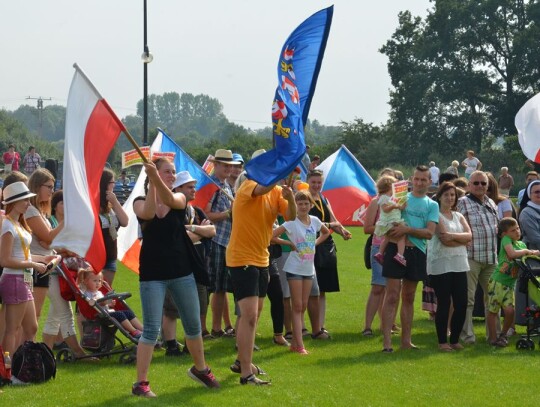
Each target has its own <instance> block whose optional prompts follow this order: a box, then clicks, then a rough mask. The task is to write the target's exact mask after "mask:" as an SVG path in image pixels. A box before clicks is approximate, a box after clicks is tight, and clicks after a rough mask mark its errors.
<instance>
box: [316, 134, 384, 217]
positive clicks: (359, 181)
mask: <svg viewBox="0 0 540 407" xmlns="http://www.w3.org/2000/svg"><path fill="white" fill-rule="evenodd" d="M317 169H318V170H321V171H322V172H323V177H324V182H323V187H322V191H321V192H322V194H323V195H324V196H325V197H326V198H328V200H329V201H330V204H331V205H332V210H333V211H334V215H335V216H336V218H337V220H338V221H340V222H341V224H342V225H344V226H360V225H362V224H363V222H362V215H363V214H364V212H365V210H366V209H367V206H368V205H369V202H370V201H371V199H372V198H373V197H374V196H375V195H377V189H376V187H375V181H374V180H373V178H371V175H369V173H368V172H367V171H366V170H365V168H364V167H363V166H362V164H360V162H358V160H357V159H356V157H355V156H354V155H352V153H351V152H350V151H349V150H348V149H347V147H345V146H344V145H342V146H341V147H340V148H339V149H338V150H337V151H336V152H335V153H334V154H332V155H331V156H329V157H328V158H327V159H326V160H324V161H323V162H322V163H321V165H319V166H318V167H317Z"/></svg>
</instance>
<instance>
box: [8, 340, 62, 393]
mask: <svg viewBox="0 0 540 407" xmlns="http://www.w3.org/2000/svg"><path fill="white" fill-rule="evenodd" d="M11 374H12V375H13V376H14V377H16V378H17V379H19V380H20V381H21V382H24V383H42V382H46V381H47V380H49V379H50V378H51V377H56V360H55V359H54V355H53V353H52V351H51V350H50V349H49V347H48V346H47V345H45V344H44V343H43V342H41V343H35V342H31V341H26V342H25V343H23V344H22V345H21V346H19V349H17V350H16V351H15V354H14V355H13V359H12V362H11Z"/></svg>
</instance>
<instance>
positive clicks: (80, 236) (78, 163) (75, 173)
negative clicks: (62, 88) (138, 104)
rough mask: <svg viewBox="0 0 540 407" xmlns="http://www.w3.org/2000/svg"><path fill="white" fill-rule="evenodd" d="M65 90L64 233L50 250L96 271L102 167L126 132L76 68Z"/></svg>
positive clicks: (100, 258)
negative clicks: (62, 250) (72, 256)
mask: <svg viewBox="0 0 540 407" xmlns="http://www.w3.org/2000/svg"><path fill="white" fill-rule="evenodd" d="M73 66H74V68H75V75H74V76H73V81H72V82H71V87H70V89H69V95H68V101H67V108H66V136H65V144H64V173H63V190H64V211H65V218H64V228H63V229H62V231H61V232H60V233H59V234H58V235H57V236H56V237H55V239H54V240H53V242H52V244H51V247H56V248H66V249H68V250H70V251H72V252H74V253H77V254H78V255H79V256H81V257H84V258H85V259H86V260H87V261H88V262H89V263H90V264H91V265H92V267H94V269H95V270H98V271H99V270H101V269H103V266H104V265H105V246H104V244H103V236H102V233H101V225H100V222H99V181H100V179H101V174H102V173H103V168H104V166H105V162H106V161H107V158H108V156H109V154H110V152H111V150H112V148H113V146H114V144H115V143H116V140H117V139H118V137H119V136H120V133H122V132H123V131H124V130H125V127H124V125H123V124H122V122H121V121H120V119H118V117H116V115H115V114H114V112H113V110H112V109H111V107H110V106H109V105H108V103H107V102H106V101H105V99H103V97H102V96H101V95H100V94H99V92H98V91H97V90H96V88H95V87H94V85H92V83H91V82H90V80H89V79H88V77H87V76H86V75H85V74H84V72H83V71H82V70H81V68H79V66H78V65H77V64H74V65H73Z"/></svg>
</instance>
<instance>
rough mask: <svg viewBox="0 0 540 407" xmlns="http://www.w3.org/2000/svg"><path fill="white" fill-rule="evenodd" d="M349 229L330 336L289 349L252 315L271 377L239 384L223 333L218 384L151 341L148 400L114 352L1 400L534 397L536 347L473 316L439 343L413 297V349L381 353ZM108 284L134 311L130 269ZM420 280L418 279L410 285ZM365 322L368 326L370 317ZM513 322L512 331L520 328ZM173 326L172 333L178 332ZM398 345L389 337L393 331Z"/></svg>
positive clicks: (375, 402) (216, 348)
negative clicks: (451, 339) (208, 383)
mask: <svg viewBox="0 0 540 407" xmlns="http://www.w3.org/2000/svg"><path fill="white" fill-rule="evenodd" d="M353 235H354V237H353V239H352V240H351V241H349V242H344V241H343V240H341V239H339V238H338V239H337V244H338V257H339V269H340V281H341V292H340V293H335V294H330V295H329V296H328V315H327V323H326V326H327V328H328V329H329V330H330V331H331V333H332V337H333V339H332V340H330V341H312V340H307V341H306V347H307V348H308V350H309V351H310V352H311V353H310V355H308V356H300V355H297V354H292V353H290V352H288V351H287V350H285V349H283V348H281V347H278V346H275V345H273V344H272V328H271V323H270V315H269V304H268V303H266V304H265V309H264V311H263V315H262V317H261V321H260V324H259V328H258V337H257V344H258V345H259V346H260V347H261V348H262V350H261V351H260V352H255V354H254V362H255V363H257V364H259V365H261V366H262V367H264V369H265V370H266V371H267V372H268V373H269V377H270V378H271V379H272V386H270V387H264V388H255V387H245V386H240V384H239V383H238V375H235V374H233V373H232V372H230V370H229V365H230V364H231V363H232V362H233V361H234V359H235V352H234V350H233V346H234V341H233V340H232V339H226V338H223V339H219V340H214V341H207V342H205V346H206V354H207V361H208V363H209V364H210V366H211V367H212V370H213V371H214V373H215V374H216V376H217V378H218V379H219V380H220V381H221V384H222V388H221V389H220V390H218V391H210V390H207V389H204V388H202V387H200V386H199V385H197V384H196V383H194V382H193V381H192V380H190V379H189V378H188V377H187V376H186V371H187V369H188V368H189V367H190V366H191V362H190V359H189V358H187V357H184V358H180V359H173V360H171V359H169V358H165V356H164V351H156V352H155V354H154V360H153V362H152V365H151V369H150V376H149V379H150V381H151V383H152V389H153V390H154V391H155V392H156V393H157V394H158V398H157V399H155V400H141V399H138V398H135V397H131V396H130V386H131V383H132V382H133V381H134V380H135V366H134V365H120V364H119V363H118V359H117V358H113V359H110V360H102V361H100V362H98V363H80V362H79V363H73V364H59V366H58V373H57V378H56V379H55V380H51V381H50V382H48V383H45V384H42V385H38V386H32V387H11V388H4V389H3V393H2V394H0V405H1V406H59V405H76V406H107V407H108V406H113V405H142V404H144V405H156V406H158V405H159V406H168V405H171V406H172V405H175V406H177V405H188V406H215V405H234V406H238V405H250V406H252V405H255V406H259V405H261V406H266V405H294V406H332V405H338V406H343V405H359V406H368V405H371V406H379V405H384V406H393V405H395V406H402V405H414V406H428V405H429V406H433V405H435V406H449V405H455V406H480V405H481V406H495V405H536V402H537V399H538V396H537V394H536V390H535V388H534V385H535V383H536V380H535V379H536V377H535V376H536V374H537V373H538V371H539V368H540V354H539V350H538V347H537V349H536V350H535V351H532V352H530V351H520V352H518V351H517V350H516V349H515V347H514V342H515V339H513V340H512V344H511V346H509V347H508V348H506V349H496V350H494V349H491V348H490V347H488V346H487V345H486V344H485V341H484V339H483V338H484V333H483V331H484V327H483V323H482V321H476V323H475V329H476V333H477V335H478V338H479V341H478V343H477V344H476V345H475V346H472V347H468V348H466V349H465V350H464V351H462V352H459V353H458V352H454V353H439V352H438V351H437V340H436V336H435V328H434V325H433V322H431V321H429V320H428V316H427V314H426V313H425V312H422V311H421V310H420V306H421V296H420V291H419V292H418V295H417V299H416V311H415V321H414V327H413V341H414V343H415V344H417V345H418V346H419V347H420V348H421V349H420V350H419V351H413V350H409V351H396V352H395V353H394V354H382V353H381V349H382V342H381V336H380V332H379V331H378V330H376V331H375V333H376V335H375V336H374V337H373V338H364V337H362V336H361V335H360V331H361V330H362V326H363V320H364V310H365V303H366V298H367V295H368V293H369V288H370V272H369V271H368V270H366V269H365V268H364V266H363V260H362V258H363V257H362V256H363V247H364V242H365V238H364V235H363V233H362V230H361V228H353ZM115 285H116V286H117V287H119V288H121V291H131V292H132V293H133V294H134V295H133V298H131V299H130V305H131V306H132V308H134V310H135V311H136V312H138V313H139V315H140V302H139V298H138V281H137V276H136V275H134V274H133V273H131V272H129V271H126V270H125V269H122V268H121V269H120V270H119V271H118V274H117V280H116V281H115ZM419 290H420V288H419ZM374 327H378V320H376V322H375V324H374ZM523 330H524V329H523V328H519V329H518V331H523ZM180 331H181V328H179V337H180V338H181V337H182V334H181V332H180ZM394 345H395V347H396V348H397V347H398V338H394Z"/></svg>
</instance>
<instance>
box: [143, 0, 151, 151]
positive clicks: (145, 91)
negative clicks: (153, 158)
mask: <svg viewBox="0 0 540 407" xmlns="http://www.w3.org/2000/svg"><path fill="white" fill-rule="evenodd" d="M143 3H144V44H143V53H142V55H141V59H142V61H143V65H144V69H143V145H145V146H146V145H148V64H149V63H150V62H152V61H153V60H154V56H153V55H152V54H151V53H150V51H149V49H148V43H147V23H146V0H143Z"/></svg>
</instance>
